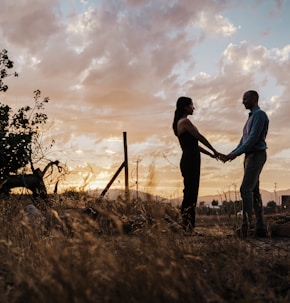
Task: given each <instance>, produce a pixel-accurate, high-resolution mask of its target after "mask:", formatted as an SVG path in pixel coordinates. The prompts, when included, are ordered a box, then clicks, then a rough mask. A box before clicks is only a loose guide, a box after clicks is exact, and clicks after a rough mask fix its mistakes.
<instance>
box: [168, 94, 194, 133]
mask: <svg viewBox="0 0 290 303" xmlns="http://www.w3.org/2000/svg"><path fill="white" fill-rule="evenodd" d="M193 109H194V107H193V105H192V99H191V98H189V97H183V96H182V97H179V98H178V99H177V102H176V109H175V113H174V119H173V124H172V128H173V131H174V134H175V135H176V136H177V122H178V120H179V119H181V118H182V117H183V116H184V115H189V114H192V112H193Z"/></svg>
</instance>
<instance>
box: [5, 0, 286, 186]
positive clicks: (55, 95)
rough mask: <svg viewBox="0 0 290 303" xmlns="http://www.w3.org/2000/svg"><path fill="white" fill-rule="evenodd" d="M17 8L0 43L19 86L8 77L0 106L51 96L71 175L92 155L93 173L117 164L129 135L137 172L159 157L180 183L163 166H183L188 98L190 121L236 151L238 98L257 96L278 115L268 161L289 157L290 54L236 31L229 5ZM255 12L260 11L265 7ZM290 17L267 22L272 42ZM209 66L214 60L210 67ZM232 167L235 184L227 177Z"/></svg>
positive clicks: (141, 2)
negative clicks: (177, 113) (177, 124)
mask: <svg viewBox="0 0 290 303" xmlns="http://www.w3.org/2000/svg"><path fill="white" fill-rule="evenodd" d="M18 2H19V3H18ZM18 2H17V6H16V5H14V4H12V2H11V1H9V0H3V1H2V2H1V11H0V20H1V21H0V39H1V41H2V42H3V45H4V46H5V48H6V49H7V50H8V52H9V56H10V57H11V59H12V60H13V61H14V63H15V70H16V71H18V72H19V78H17V79H14V78H13V79H12V78H10V79H7V81H8V82H7V83H8V84H9V90H8V91H7V93H6V94H5V95H1V101H2V102H9V104H12V105H13V106H14V107H15V108H17V106H19V105H23V104H28V103H29V104H31V102H32V101H33V91H34V90H35V89H40V90H41V91H42V94H43V96H49V97H50V99H51V101H50V103H49V104H48V105H47V108H46V110H47V113H48V116H49V119H50V122H49V123H50V124H49V126H50V128H49V129H48V130H47V140H48V141H49V139H50V138H52V137H53V138H54V139H56V145H57V146H60V148H58V147H57V146H56V148H55V149H56V154H55V155H57V156H59V157H62V159H64V161H66V162H67V163H70V166H71V167H72V168H74V167H77V166H78V165H79V162H80V161H82V160H81V159H84V158H85V160H86V162H87V163H89V164H90V165H91V163H94V161H96V162H97V163H98V164H99V165H96V166H97V167H98V168H96V170H97V169H100V167H101V166H102V165H101V164H100V163H102V164H104V165H108V166H110V162H112V163H113V164H112V165H116V166H118V163H119V162H120V161H121V160H122V156H123V155H122V133H123V131H127V132H128V141H129V142H130V156H132V157H133V159H137V158H138V156H142V155H143V160H142V164H140V165H141V168H142V165H144V164H143V163H146V165H147V167H148V163H150V162H151V161H153V160H154V161H155V163H156V166H158V167H159V165H160V167H162V171H163V167H164V171H165V170H166V171H167V170H168V183H170V184H176V182H179V181H177V179H178V178H180V175H179V171H178V168H177V171H176V167H175V166H173V167H171V169H170V164H169V163H168V161H167V160H170V161H171V162H172V163H174V165H176V166H177V167H178V165H179V157H180V148H179V146H178V142H177V139H176V137H175V136H174V135H173V133H172V128H171V124H172V119H173V113H174V109H175V102H176V100H177V98H178V97H179V96H180V95H181V94H182V95H188V96H190V97H192V98H193V100H194V103H195V105H196V112H195V114H194V116H193V117H190V119H191V120H192V121H193V123H195V124H196V125H197V127H198V129H199V130H200V131H201V133H203V134H204V135H206V136H207V137H208V138H209V139H210V141H211V142H212V143H213V144H214V145H215V147H217V148H218V149H220V150H221V151H222V152H228V151H230V150H231V149H232V148H234V147H235V145H236V144H237V143H238V140H239V139H240V136H241V131H242V127H243V124H244V122H245V120H246V118H247V112H246V111H245V109H244V107H243V105H242V100H241V98H242V94H243V92H244V91H246V90H248V89H256V90H258V91H259V93H260V97H261V98H260V103H261V107H263V108H264V109H265V110H266V111H267V113H268V114H269V117H270V131H269V147H271V148H269V153H270V155H276V154H279V153H281V152H283V150H285V148H286V146H285V142H287V140H288V137H287V134H288V128H289V122H288V121H289V118H288V117H289V110H290V108H289V107H290V103H289V93H290V92H289V87H290V85H289V50H290V46H289V45H288V44H287V43H288V42H287V40H285V41H283V40H279V41H281V42H280V45H282V47H281V46H275V47H271V46H269V45H265V44H263V43H260V42H261V41H259V42H255V39H254V38H253V37H257V36H259V34H257V33H244V32H243V31H240V30H239V26H237V24H238V18H235V17H234V15H231V14H230V12H232V11H233V10H235V7H234V6H233V5H232V3H231V2H230V1H222V2H221V1H219V2H217V1H193V0H184V1H175V0H170V1H166V2H164V1H163V0H155V1H147V0H146V1H145V0H127V1H125V0H122V1H110V0H106V1H82V2H77V1H57V0H53V1H43V0H41V1H36V0H35V1H34V0H26V1H25V0H21V1H18ZM239 5H240V7H239V8H241V7H242V8H243V9H244V10H243V12H244V13H246V12H248V11H251V10H252V8H253V7H252V6H249V7H248V6H247V5H246V4H243V5H242V4H239ZM255 5H256V7H255V9H256V11H255V12H260V11H259V9H260V8H261V5H262V4H261V3H260V2H255ZM281 5H284V4H283V3H282V2H281V3H280V1H277V2H276V7H277V8H279V7H280V6H281ZM272 8H273V7H272ZM272 8H271V9H272ZM246 9H247V10H248V11H247V10H246ZM269 11H270V10H267V13H268V12H269ZM261 12H262V10H261ZM282 12H283V10H276V13H277V14H278V15H277V17H276V18H274V17H273V18H271V19H270V21H269V22H267V23H265V24H264V22H263V21H261V20H262V19H261V18H259V20H258V21H259V30H261V32H264V33H266V32H267V35H268V36H267V38H269V39H271V38H273V35H274V34H275V30H276V28H275V26H274V25H273V26H272V23H271V22H274V21H275V20H277V18H278V16H279V14H281V13H282ZM267 13H265V15H267ZM263 16H264V15H263ZM247 21H248V20H247ZM258 21H257V22H258ZM240 22H241V24H242V25H241V26H242V27H243V25H245V24H244V23H243V21H242V20H240ZM284 31H285V29H284ZM244 34H246V36H243V35H244ZM282 35H283V31H282V32H281V31H280V32H279V38H280V37H282ZM283 37H284V36H283ZM253 41H254V42H253ZM212 58H216V61H213V59H212ZM208 62H210V63H211V62H213V64H212V66H210V68H208V69H207V70H205V68H203V67H204V66H207V65H208ZM214 63H216V65H215V64H214ZM196 66H198V69H199V70H197V68H196ZM113 138H115V139H116V138H119V140H120V142H117V141H110V140H112V139H113ZM112 142H113V143H112ZM78 150H81V151H82V153H81V154H80V153H77V152H76V151H78ZM70 151H71V152H70ZM108 151H111V152H114V153H115V154H114V157H112V156H108ZM164 155H166V157H167V160H166V158H164ZM145 156H146V157H145ZM145 158H146V159H147V160H146V159H145ZM203 163H204V165H205V166H204V167H203V168H204V169H205V172H206V173H205V175H204V177H203V178H205V179H212V178H213V177H212V176H211V173H210V172H211V171H214V175H215V176H216V177H215V178H216V179H218V178H223V177H222V176H221V173H220V172H219V173H218V172H217V170H214V169H213V168H212V167H218V165H220V164H219V163H215V164H214V165H212V162H207V161H204V162H203ZM239 164H240V163H237V164H234V165H236V167H238V166H239ZM278 167H280V166H278ZM145 168H146V166H144V169H145ZM76 170H77V168H76ZM226 171H227V172H228V174H229V179H230V174H231V173H232V172H231V169H227V170H226ZM107 172H108V173H109V169H108V171H107ZM96 173H97V172H96ZM160 174H161V172H160ZM160 178H162V177H160ZM163 178H165V177H164V176H163ZM205 179H204V180H205ZM164 182H165V181H164Z"/></svg>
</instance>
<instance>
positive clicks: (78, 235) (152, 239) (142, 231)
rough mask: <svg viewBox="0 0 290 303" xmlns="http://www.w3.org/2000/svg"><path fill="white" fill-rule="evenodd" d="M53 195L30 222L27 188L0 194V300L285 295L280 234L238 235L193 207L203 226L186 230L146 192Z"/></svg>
mask: <svg viewBox="0 0 290 303" xmlns="http://www.w3.org/2000/svg"><path fill="white" fill-rule="evenodd" d="M50 199H51V201H52V202H53V209H46V208H45V205H43V204H42V205H41V204H40V205H38V207H39V208H41V210H42V213H43V214H44V217H45V220H44V221H43V220H42V219H41V218H38V219H37V220H36V221H33V222H32V221H28V220H27V219H25V217H24V216H23V213H22V210H23V208H24V207H25V205H27V204H29V203H31V201H30V200H29V197H24V196H11V197H10V198H9V199H6V198H5V199H4V198H3V199H2V201H1V210H0V225H1V229H0V302H1V303H10V302H11V303H28V302H29V303H34V302H35V303H39V302H41V303H46V302H47V303H51V302H53V303H58V302H59V303H64V302H69V303H74V302H75V303H84V302H86V303H87V302H88V303H90V302H94V303H96V302H126V303H131V302H132V303H133V302H139V303H140V302H141V303H142V302H144V303H145V302H146V303H147V302H152V303H155V302H160V303H161V302H167V303H170V302H179V303H182V302H198V303H203V302H211V303H214V302H216V303H219V302H227V303H228V302H236V303H237V302H275V303H282V302H289V300H290V280H289V268H290V266H289V265H290V258H289V253H288V249H289V246H290V242H289V239H287V238H285V239H274V238H271V239H266V240H258V239H249V240H240V239H238V238H236V237H235V236H234V235H233V228H234V227H235V225H236V224H237V223H238V222H237V221H236V220H235V219H233V218H232V219H231V220H229V219H228V218H227V217H221V216H210V217H209V216H203V217H201V216H198V217H197V228H196V230H197V231H198V232H199V233H201V235H200V234H198V235H189V236H188V235H185V234H184V233H183V231H182V229H181V228H180V226H179V224H178V222H179V211H178V209H177V208H175V207H173V206H170V205H164V204H156V202H152V201H145V202H144V201H143V202H138V203H136V202H132V203H127V202H126V201H123V200H122V199H121V198H120V199H118V200H117V201H103V202H99V203H98V204H96V203H92V202H90V198H89V197H88V196H87V195H86V194H85V193H71V194H70V195H62V196H58V197H56V198H53V197H50ZM88 207H93V208H94V210H96V211H97V213H96V212H91V213H89V214H88V213H83V209H84V208H88Z"/></svg>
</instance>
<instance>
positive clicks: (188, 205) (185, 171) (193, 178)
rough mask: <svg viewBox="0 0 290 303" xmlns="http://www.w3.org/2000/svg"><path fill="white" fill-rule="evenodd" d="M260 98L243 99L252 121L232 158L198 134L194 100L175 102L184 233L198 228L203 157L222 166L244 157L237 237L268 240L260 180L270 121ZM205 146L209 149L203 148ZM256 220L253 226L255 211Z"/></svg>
mask: <svg viewBox="0 0 290 303" xmlns="http://www.w3.org/2000/svg"><path fill="white" fill-rule="evenodd" d="M258 101H259V95H258V93H257V92H256V91H252V90H250V91H247V92H245V93H244V95H243V104H244V106H245V108H246V109H248V110H250V113H249V118H248V120H247V122H246V124H245V126H244V129H243V135H242V138H241V140H240V142H239V144H238V146H237V147H236V148H235V149H234V150H233V151H232V152H230V153H229V154H227V155H224V154H222V153H219V152H217V151H216V150H215V149H214V148H213V146H212V145H211V144H210V143H209V141H208V140H207V139H206V138H205V137H204V136H203V135H202V134H201V133H200V132H199V131H198V129H197V127H196V126H195V125H194V124H193V123H192V122H191V121H190V120H189V119H188V115H192V114H193V111H194V109H195V107H194V105H193V102H192V99H191V98H188V97H180V98H179V99H178V100H177V102H176V110H175V114H174V120H173V130H174V134H175V135H176V136H177V137H178V140H179V143H180V146H181V149H182V157H181V160H180V170H181V174H182V177H183V183H184V189H183V201H182V204H181V214H182V218H183V226H184V228H185V230H187V231H191V230H193V229H194V227H195V208H196V204H197V198H198V190H199V181H200V153H201V152H202V153H204V154H206V155H208V156H210V157H212V158H215V159H217V160H221V161H223V162H227V161H232V160H233V159H235V158H236V157H238V156H240V155H242V154H245V159H244V177H243V181H242V184H241V188H240V192H241V197H242V200H243V222H242V226H241V227H240V228H239V229H238V230H237V234H238V235H239V236H241V237H246V236H247V235H248V234H249V233H252V232H254V231H255V234H256V235H257V236H259V237H266V236H267V227H266V224H265V222H264V215H263V205H262V199H261V194H260V189H259V177H260V173H261V171H262V168H263V166H264V164H265V162H266V159H267V154H266V149H267V144H266V141H265V139H266V136H267V132H268V125H269V119H268V117H267V115H266V113H265V112H264V111H263V110H261V109H260V107H259V106H258ZM199 142H200V143H202V144H203V145H204V146H205V147H207V148H208V149H209V150H210V151H208V150H207V149H205V148H203V147H201V146H200V145H199ZM253 209H254V212H255V216H256V224H255V225H254V224H253V218H252V210H253Z"/></svg>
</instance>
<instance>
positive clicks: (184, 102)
mask: <svg viewBox="0 0 290 303" xmlns="http://www.w3.org/2000/svg"><path fill="white" fill-rule="evenodd" d="M191 104H192V99H191V98H189V97H179V98H178V99H177V102H176V110H178V111H179V112H183V113H185V107H187V106H189V105H191Z"/></svg>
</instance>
